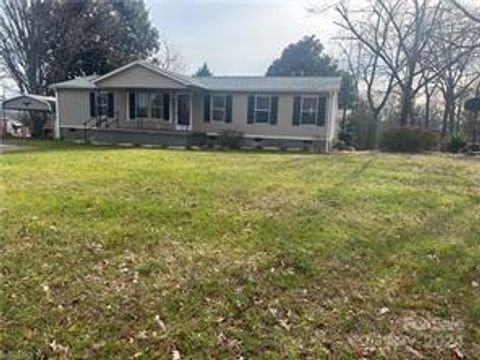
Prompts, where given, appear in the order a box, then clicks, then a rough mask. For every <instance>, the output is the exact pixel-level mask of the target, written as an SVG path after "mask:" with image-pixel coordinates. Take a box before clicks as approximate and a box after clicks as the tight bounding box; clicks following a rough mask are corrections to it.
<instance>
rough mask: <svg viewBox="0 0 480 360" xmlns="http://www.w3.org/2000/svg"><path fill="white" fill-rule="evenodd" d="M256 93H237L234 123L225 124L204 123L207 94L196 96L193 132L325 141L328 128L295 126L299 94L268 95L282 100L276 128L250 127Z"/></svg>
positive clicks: (279, 102)
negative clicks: (250, 103)
mask: <svg viewBox="0 0 480 360" xmlns="http://www.w3.org/2000/svg"><path fill="white" fill-rule="evenodd" d="M253 94H254V93H237V94H231V95H232V122H231V123H225V122H219V121H213V120H210V121H209V122H205V121H204V114H203V106H204V105H203V96H204V93H203V92H195V94H194V102H193V103H194V120H193V128H194V130H197V131H206V132H208V133H216V132H219V131H221V130H223V129H235V130H238V131H241V132H243V133H244V135H246V136H272V137H287V138H288V137H300V138H311V139H313V138H325V136H326V127H318V126H316V125H299V126H293V125H292V116H293V99H294V97H295V94H268V95H274V96H278V118H277V124H276V125H270V124H258V123H254V124H248V123H247V116H248V96H249V95H253ZM321 95H324V96H327V115H326V117H327V118H326V119H325V123H326V124H327V123H328V121H329V114H330V111H329V109H328V107H329V105H330V102H329V101H328V94H321Z"/></svg>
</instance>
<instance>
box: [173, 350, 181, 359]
mask: <svg viewBox="0 0 480 360" xmlns="http://www.w3.org/2000/svg"><path fill="white" fill-rule="evenodd" d="M172 360H180V352H179V351H178V350H173V351H172Z"/></svg>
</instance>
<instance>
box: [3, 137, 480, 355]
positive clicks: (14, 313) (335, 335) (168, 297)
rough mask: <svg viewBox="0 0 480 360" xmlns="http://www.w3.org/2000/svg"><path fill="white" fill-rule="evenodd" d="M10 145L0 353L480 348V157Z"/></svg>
mask: <svg viewBox="0 0 480 360" xmlns="http://www.w3.org/2000/svg"><path fill="white" fill-rule="evenodd" d="M37 146H38V148H36V149H33V150H30V151H22V152H15V153H13V152H12V153H7V154H2V155H0V172H1V177H2V181H1V183H0V189H1V191H0V214H1V215H0V216H1V220H2V224H1V225H2V227H1V233H0V358H2V354H3V356H4V357H5V358H8V359H45V358H50V357H52V358H60V359H62V358H66V359H70V358H72V359H80V358H82V359H83V358H92V359H97V358H100V359H129V358H137V359H157V358H165V359H175V358H179V357H178V355H179V356H180V358H181V359H203V358H205V359H236V358H240V357H243V358H244V359H251V358H261V359H279V358H287V359H296V358H302V359H309V358H311V359H316V358H326V357H329V356H331V357H334V358H339V359H342V358H360V357H367V358H388V359H394V358H399V359H404V358H412V359H413V358H421V356H424V357H425V358H436V359H438V358H452V359H455V358H458V357H460V356H462V355H464V356H469V357H470V358H479V357H480V345H479V344H480V285H479V284H480V161H478V160H473V159H470V160H468V159H460V158H449V157H444V156H439V155H386V154H376V153H372V154H361V153H359V154H332V155H312V154H285V153H268V152H264V153H261V152H260V153H259V152H213V151H212V152H204V151H175V150H154V149H122V148H106V147H87V146H80V145H77V146H73V145H71V146H68V145H64V144H56V145H53V144H50V145H45V144H43V145H42V144H40V145H37Z"/></svg>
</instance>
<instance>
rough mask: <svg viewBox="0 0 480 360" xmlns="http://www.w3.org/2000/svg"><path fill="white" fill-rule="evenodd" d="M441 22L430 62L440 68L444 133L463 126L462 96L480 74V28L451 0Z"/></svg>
mask: <svg viewBox="0 0 480 360" xmlns="http://www.w3.org/2000/svg"><path fill="white" fill-rule="evenodd" d="M442 6H443V10H442V12H441V15H440V17H439V26H437V28H436V30H435V34H434V41H432V45H431V54H432V56H431V57H430V59H429V61H428V64H430V66H431V69H433V71H438V73H439V76H438V78H437V79H436V82H437V84H438V87H439V89H440V91H441V94H442V96H443V102H444V111H443V122H442V135H443V136H445V135H446V133H447V132H450V133H455V132H457V131H458V130H459V125H460V124H459V121H458V119H459V118H460V114H461V111H462V107H461V104H460V103H459V100H460V99H461V98H462V97H463V96H464V95H465V93H466V92H467V91H469V89H470V88H471V86H472V85H473V84H474V83H476V82H477V80H478V79H479V78H480V68H479V66H478V65H479V60H480V42H479V41H478V37H479V36H480V29H478V30H477V28H476V26H475V24H474V23H473V22H472V21H470V20H469V19H467V21H465V17H464V13H463V11H460V10H459V9H458V8H456V7H455V6H452V5H451V4H449V3H445V4H443V5H442Z"/></svg>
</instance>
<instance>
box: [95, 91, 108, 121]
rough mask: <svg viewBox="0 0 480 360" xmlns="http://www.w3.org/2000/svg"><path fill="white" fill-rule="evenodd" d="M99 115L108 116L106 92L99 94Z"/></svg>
mask: <svg viewBox="0 0 480 360" xmlns="http://www.w3.org/2000/svg"><path fill="white" fill-rule="evenodd" d="M97 114H98V115H101V116H102V115H108V92H106V91H100V92H99V93H97Z"/></svg>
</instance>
